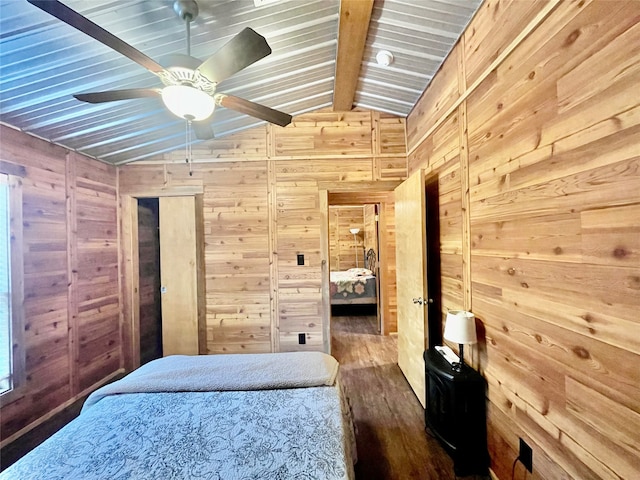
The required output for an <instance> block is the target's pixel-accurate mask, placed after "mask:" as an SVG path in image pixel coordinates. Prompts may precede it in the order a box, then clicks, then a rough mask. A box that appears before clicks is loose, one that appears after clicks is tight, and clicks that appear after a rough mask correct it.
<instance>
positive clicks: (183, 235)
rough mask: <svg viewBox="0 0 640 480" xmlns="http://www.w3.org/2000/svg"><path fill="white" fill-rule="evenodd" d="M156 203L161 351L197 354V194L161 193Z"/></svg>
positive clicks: (198, 346)
mask: <svg viewBox="0 0 640 480" xmlns="http://www.w3.org/2000/svg"><path fill="white" fill-rule="evenodd" d="M159 204H160V205H159V207H160V212H159V217H160V281H161V285H162V286H161V298H162V302H161V303H162V353H163V355H164V356H167V355H176V354H183V355H197V354H198V353H200V347H201V343H202V338H201V337H202V333H204V332H203V331H202V328H201V327H202V325H203V319H201V318H200V317H201V309H200V308H199V305H200V302H201V301H202V299H200V298H199V291H200V285H199V278H200V273H201V271H200V267H201V259H200V252H199V244H200V240H199V238H198V235H197V232H198V231H199V228H198V226H197V218H198V217H197V215H196V197H193V196H190V197H161V198H160V199H159ZM202 353H204V352H202Z"/></svg>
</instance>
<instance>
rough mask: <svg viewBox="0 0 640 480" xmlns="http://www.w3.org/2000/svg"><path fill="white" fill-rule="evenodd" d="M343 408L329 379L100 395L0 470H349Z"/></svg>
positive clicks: (30, 475)
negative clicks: (289, 384)
mask: <svg viewBox="0 0 640 480" xmlns="http://www.w3.org/2000/svg"><path fill="white" fill-rule="evenodd" d="M125 378H126V377H125ZM347 417H348V415H345V401H344V398H343V397H342V395H341V389H340V386H339V383H335V384H334V385H332V386H317V387H306V388H280V389H262V390H249V391H196V392H183V391H175V392H156V393H119V394H113V395H107V396H104V397H102V398H100V400H99V401H97V402H96V403H95V404H93V405H91V406H90V408H87V409H85V410H84V411H83V412H82V414H81V415H80V416H79V417H78V418H77V419H75V420H74V421H72V422H71V423H70V424H68V425H67V426H65V427H64V428H63V429H62V430H60V431H59V432H57V433H56V434H55V435H53V436H52V437H51V438H49V439H48V440H47V441H46V442H45V443H43V444H42V445H40V446H39V447H38V448H36V449H35V450H34V451H32V452H30V453H29V454H27V455H26V456H25V457H23V458H22V459H21V460H20V461H19V462H18V463H16V464H14V465H12V466H11V467H9V468H8V469H7V470H5V471H4V472H2V473H1V474H0V479H2V480H7V479H12V480H17V479H25V480H26V479H29V480H31V479H34V480H35V479H43V480H44V479H47V480H56V479H85V480H89V479H110V480H116V479H122V480H124V479H163V480H165V479H166V480H169V479H185V480H186V479H211V480H223V479H229V480H235V479H238V480H240V479H247V480H249V479H256V480H257V479H283V480H285V479H323V480H332V479H351V478H353V463H352V456H351V455H352V450H351V445H350V441H351V436H352V434H353V432H352V430H351V425H350V424H349V422H348V421H346V419H347Z"/></svg>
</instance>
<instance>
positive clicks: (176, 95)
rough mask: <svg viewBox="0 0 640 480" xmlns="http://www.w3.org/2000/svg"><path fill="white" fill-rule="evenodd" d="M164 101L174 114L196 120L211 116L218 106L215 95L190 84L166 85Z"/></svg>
mask: <svg viewBox="0 0 640 480" xmlns="http://www.w3.org/2000/svg"><path fill="white" fill-rule="evenodd" d="M162 101H163V102H164V104H165V105H166V106H167V108H168V109H169V110H170V111H171V113H173V114H174V115H176V116H178V117H180V118H184V119H186V120H192V121H196V122H197V121H199V120H204V119H205V118H208V117H210V116H211V114H212V113H213V110H214V108H215V106H216V103H215V101H214V100H213V97H211V96H210V95H208V94H206V93H205V92H203V91H202V90H198V89H197V88H194V87H190V86H189V85H169V86H168V87H164V88H163V89H162Z"/></svg>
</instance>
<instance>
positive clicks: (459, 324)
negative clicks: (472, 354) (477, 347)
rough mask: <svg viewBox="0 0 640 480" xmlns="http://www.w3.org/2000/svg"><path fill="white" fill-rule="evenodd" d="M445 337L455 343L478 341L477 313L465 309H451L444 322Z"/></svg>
mask: <svg viewBox="0 0 640 480" xmlns="http://www.w3.org/2000/svg"><path fill="white" fill-rule="evenodd" d="M444 338H445V340H449V341H450V342H453V343H462V344H467V343H476V342H477V341H478V337H477V336H476V322H475V315H474V314H473V313H471V312H466V311H464V310H449V312H448V313H447V318H446V320H445V324H444Z"/></svg>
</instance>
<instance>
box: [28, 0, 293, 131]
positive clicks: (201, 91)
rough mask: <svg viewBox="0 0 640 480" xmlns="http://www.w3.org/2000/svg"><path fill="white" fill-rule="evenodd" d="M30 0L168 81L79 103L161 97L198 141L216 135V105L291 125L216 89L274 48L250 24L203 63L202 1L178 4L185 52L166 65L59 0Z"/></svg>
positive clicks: (284, 116)
mask: <svg viewBox="0 0 640 480" xmlns="http://www.w3.org/2000/svg"><path fill="white" fill-rule="evenodd" d="M27 1H28V2H29V3H31V4H32V5H34V6H36V7H38V8H40V9H41V10H43V11H45V12H47V13H49V14H51V15H53V16H54V17H56V18H58V19H59V20H62V21H63V22H64V23H66V24H68V25H70V26H72V27H74V28H76V29H77V30H80V31H81V32H82V33H85V34H86V35H89V36H90V37H92V38H94V39H95V40H98V41H99V42H101V43H102V44H104V45H106V46H107V47H110V48H112V49H113V50H115V51H116V52H118V53H120V54H122V55H124V56H125V57H127V58H129V59H131V60H133V61H134V62H136V63H137V64H138V65H141V66H142V67H144V68H146V69H147V70H149V71H150V72H151V73H153V74H155V75H157V76H158V77H159V78H160V80H161V81H162V83H163V84H164V87H162V88H132V89H125V90H112V91H106V92H96V93H82V94H77V95H74V97H75V98H77V99H78V100H80V101H83V102H88V103H104V102H113V101H119V100H130V99H137V98H154V97H156V98H158V97H159V98H161V99H162V101H163V102H164V104H165V105H166V107H167V108H168V109H169V110H170V111H171V112H172V113H173V114H175V115H176V116H178V117H180V118H182V119H184V120H186V121H187V123H188V124H189V125H191V126H192V128H193V130H194V133H195V135H196V137H197V138H198V139H200V140H208V139H211V138H213V137H214V135H213V130H212V129H211V120H212V115H213V111H214V109H215V107H216V106H221V107H225V108H229V109H231V110H235V111H237V112H240V113H244V114H247V115H250V116H252V117H255V118H259V119H261V120H265V121H267V122H270V123H273V124H275V125H280V126H283V127H284V126H286V125H288V124H289V123H291V115H289V114H287V113H284V112H280V111H278V110H274V109H272V108H270V107H267V106H264V105H260V104H258V103H254V102H251V101H249V100H245V99H243V98H240V97H235V96H233V95H226V94H224V93H218V92H216V86H217V84H218V83H220V82H221V81H223V80H224V79H226V78H228V77H230V76H231V75H233V74H235V73H237V72H239V71H240V70H242V69H244V68H246V67H248V66H249V65H251V64H253V63H255V62H257V61H258V60H260V59H262V58H264V57H266V56H267V55H269V54H270V53H271V47H269V44H268V43H267V41H266V40H265V38H264V37H263V36H261V35H259V34H258V33H256V32H255V31H254V30H252V29H251V28H248V27H247V28H245V29H244V30H242V31H241V32H240V33H238V34H237V35H236V36H235V37H233V38H232V39H231V40H230V41H229V42H228V43H227V44H225V45H224V46H222V48H220V49H219V50H218V51H217V52H216V53H214V54H213V55H211V56H210V57H209V58H207V59H206V60H205V61H204V62H202V61H200V60H199V59H197V58H194V57H192V56H191V38H190V23H191V22H192V21H193V20H195V18H196V17H197V15H198V5H197V3H196V2H195V1H194V0H176V1H175V2H174V5H173V8H174V10H175V12H176V13H177V14H178V16H180V18H182V19H183V20H184V22H185V24H186V28H187V54H186V55H183V54H172V55H169V56H168V57H167V62H166V63H167V64H168V66H167V67H166V68H165V67H163V66H162V65H160V64H159V63H157V62H156V61H155V60H153V59H151V58H150V57H148V56H147V55H145V54H144V53H142V52H140V51H139V50H137V49H136V48H134V47H132V46H131V45H129V44H128V43H126V42H124V41H123V40H121V39H120V38H118V37H116V36H115V35H113V34H111V33H109V32H108V31H106V30H105V29H103V28H102V27H100V26H99V25H97V24H95V23H93V22H92V21H91V20H89V19H87V18H85V17H84V16H82V15H80V14H79V13H78V12H76V11H74V10H72V9H71V8H69V7H67V6H66V5H64V4H63V3H61V2H59V1H57V0H27Z"/></svg>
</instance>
